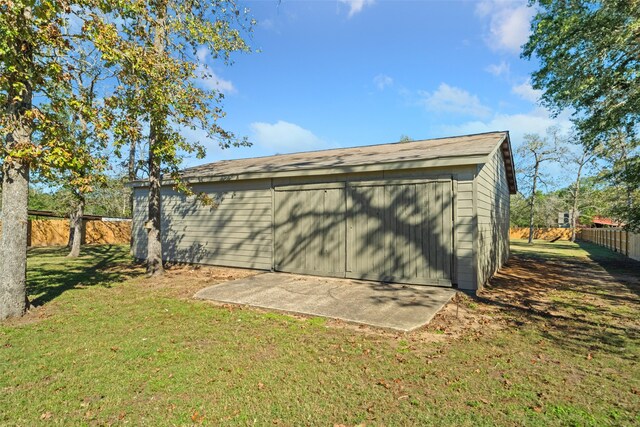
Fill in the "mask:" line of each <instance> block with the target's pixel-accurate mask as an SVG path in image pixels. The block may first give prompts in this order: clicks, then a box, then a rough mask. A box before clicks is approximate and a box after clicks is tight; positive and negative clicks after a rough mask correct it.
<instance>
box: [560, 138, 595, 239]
mask: <svg viewBox="0 0 640 427" xmlns="http://www.w3.org/2000/svg"><path fill="white" fill-rule="evenodd" d="M574 142H576V141H574ZM578 142H579V141H578ZM600 151H601V150H600V148H599V147H595V148H593V149H591V148H589V147H585V146H584V145H581V146H580V148H579V149H578V150H577V151H570V150H567V155H566V156H565V159H566V160H567V162H568V163H569V164H570V165H573V166H574V168H575V180H574V181H573V184H571V185H570V186H569V188H568V190H569V198H570V200H569V202H570V206H571V208H570V213H571V214H570V217H569V219H570V222H571V239H570V240H571V241H572V242H575V241H576V228H577V225H578V218H579V216H580V205H581V202H582V196H583V194H582V192H581V190H582V188H581V187H582V179H583V178H584V176H585V174H588V173H590V172H591V170H589V167H590V166H593V165H594V163H595V161H596V159H597V156H598V155H599V154H600Z"/></svg>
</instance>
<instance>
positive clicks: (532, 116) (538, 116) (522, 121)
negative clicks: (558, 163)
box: [438, 107, 571, 149]
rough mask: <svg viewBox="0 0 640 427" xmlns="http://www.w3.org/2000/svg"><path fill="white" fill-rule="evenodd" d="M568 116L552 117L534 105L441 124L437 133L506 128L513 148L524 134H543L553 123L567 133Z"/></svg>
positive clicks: (518, 143) (467, 132)
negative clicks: (518, 109) (455, 123)
mask: <svg viewBox="0 0 640 427" xmlns="http://www.w3.org/2000/svg"><path fill="white" fill-rule="evenodd" d="M569 118H570V115H569V113H564V114H562V115H560V116H559V117H556V118H553V117H551V114H550V113H549V111H548V110H546V109H545V108H542V107H536V108H534V109H533V110H531V111H529V112H527V113H516V114H494V115H493V116H492V117H491V118H489V119H487V120H473V121H468V122H466V123H462V124H460V125H443V126H441V127H440V128H439V129H438V133H442V134H443V135H465V134H472V133H481V132H492V131H500V130H508V131H509V133H510V136H511V142H512V144H513V146H514V149H515V147H517V146H519V145H520V144H521V143H522V141H523V139H524V135H525V134H527V133H537V134H540V135H544V134H545V133H546V131H547V129H548V128H549V127H551V126H554V125H555V126H559V127H560V130H561V132H563V133H568V132H569V130H570V129H571V121H570V119H569Z"/></svg>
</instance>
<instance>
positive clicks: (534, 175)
mask: <svg viewBox="0 0 640 427" xmlns="http://www.w3.org/2000/svg"><path fill="white" fill-rule="evenodd" d="M564 143H565V138H564V137H563V136H562V135H561V134H560V131H559V130H558V129H557V128H555V127H552V128H549V130H548V131H547V136H546V137H542V136H540V135H537V134H527V135H525V136H524V143H523V144H522V145H521V146H520V147H518V149H517V151H516V153H517V154H518V156H519V157H520V161H519V164H520V167H519V170H518V173H519V174H520V178H519V179H518V181H519V182H521V183H522V185H521V186H522V187H523V188H526V189H528V190H529V195H528V196H527V199H528V201H529V243H530V244H531V243H533V234H534V233H533V231H534V227H535V222H534V219H535V209H536V200H537V199H536V196H537V194H538V192H539V186H540V184H541V183H542V184H546V183H547V182H546V180H547V174H546V173H545V170H544V169H543V166H544V165H545V164H547V163H551V162H557V161H559V160H560V158H561V157H562V155H563V154H564V152H565V147H564Z"/></svg>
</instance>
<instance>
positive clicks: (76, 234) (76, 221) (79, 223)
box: [67, 196, 84, 258]
mask: <svg viewBox="0 0 640 427" xmlns="http://www.w3.org/2000/svg"><path fill="white" fill-rule="evenodd" d="M83 216H84V196H80V199H79V200H78V205H77V206H76V210H75V212H72V213H71V215H70V216H69V248H70V249H71V251H70V252H69V255H67V256H68V257H70V258H77V257H79V256H80V246H81V245H82V236H83V235H84V220H83V219H82V217H83Z"/></svg>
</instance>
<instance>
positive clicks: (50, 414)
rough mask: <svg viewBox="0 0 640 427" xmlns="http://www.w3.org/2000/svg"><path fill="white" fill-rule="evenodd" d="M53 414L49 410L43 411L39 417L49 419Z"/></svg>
mask: <svg viewBox="0 0 640 427" xmlns="http://www.w3.org/2000/svg"><path fill="white" fill-rule="evenodd" d="M52 416H53V414H52V413H51V412H49V411H47V412H44V413H43V414H42V415H40V419H41V420H48V419H51V417H52Z"/></svg>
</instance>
